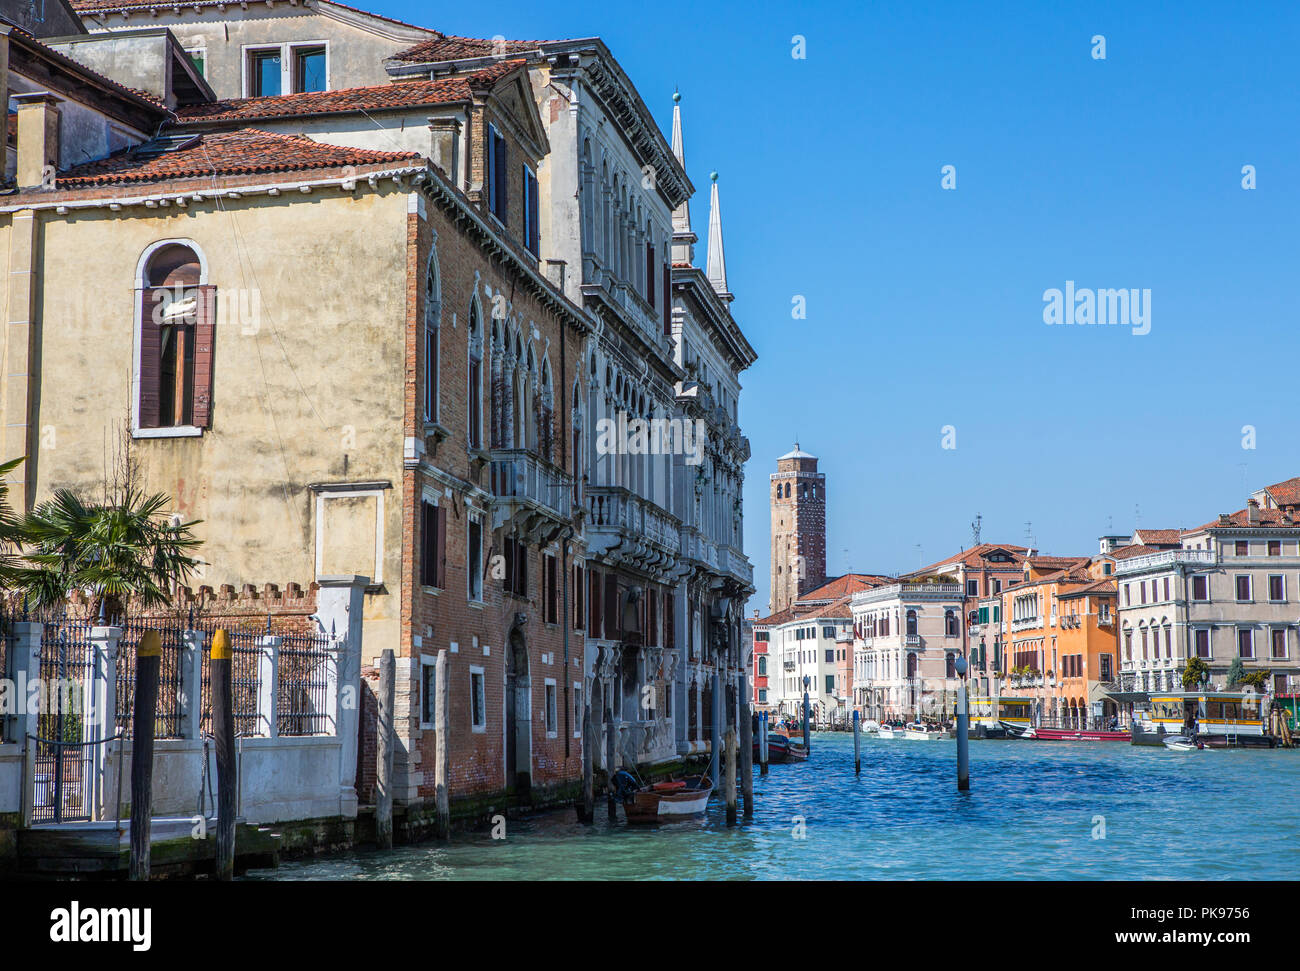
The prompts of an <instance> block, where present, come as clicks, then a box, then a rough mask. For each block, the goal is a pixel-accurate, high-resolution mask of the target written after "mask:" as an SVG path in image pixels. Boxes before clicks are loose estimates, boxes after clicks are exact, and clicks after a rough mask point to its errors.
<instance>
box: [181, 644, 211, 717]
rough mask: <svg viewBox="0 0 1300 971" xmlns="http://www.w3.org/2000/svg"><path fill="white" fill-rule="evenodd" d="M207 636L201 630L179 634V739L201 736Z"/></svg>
mask: <svg viewBox="0 0 1300 971" xmlns="http://www.w3.org/2000/svg"><path fill="white" fill-rule="evenodd" d="M207 636H208V635H207V634H206V633H204V632H203V631H201V630H187V631H184V632H183V633H182V634H181V658H180V666H181V692H182V698H181V737H182V738H192V739H197V738H200V737H201V736H202V734H203V645H204V643H205V638H206V637H207Z"/></svg>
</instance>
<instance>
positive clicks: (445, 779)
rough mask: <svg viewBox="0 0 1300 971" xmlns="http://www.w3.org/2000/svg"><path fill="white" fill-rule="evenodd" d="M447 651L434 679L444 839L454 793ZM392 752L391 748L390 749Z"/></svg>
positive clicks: (437, 793) (436, 772) (436, 779)
mask: <svg viewBox="0 0 1300 971" xmlns="http://www.w3.org/2000/svg"><path fill="white" fill-rule="evenodd" d="M447 665H448V660H447V652H446V651H445V650H442V651H439V652H438V661H437V664H436V665H435V667H434V674H433V676H434V679H435V680H436V681H437V686H436V688H435V690H436V692H437V694H436V701H435V708H436V711H435V712H434V716H433V717H434V718H435V719H436V720H435V722H434V733H435V734H434V742H433V752H434V767H433V785H434V797H435V799H436V801H437V808H438V835H439V836H440V837H441V838H442V839H447V838H448V837H449V836H451V793H450V791H449V789H448V786H449V785H450V783H451V762H450V756H449V755H448V749H449V748H450V745H449V744H448V743H449V741H450V739H449V737H448V736H449V735H450V734H451V689H450V687H449V685H448V681H449V677H448V675H447ZM390 749H391V746H390ZM388 758H389V763H388V764H389V772H390V773H391V772H392V752H391V751H390V752H389V756H388ZM392 819H393V803H392V799H391V798H390V799H389V802H388V838H389V841H390V845H391V840H392V838H393V832H392V830H393V823H392Z"/></svg>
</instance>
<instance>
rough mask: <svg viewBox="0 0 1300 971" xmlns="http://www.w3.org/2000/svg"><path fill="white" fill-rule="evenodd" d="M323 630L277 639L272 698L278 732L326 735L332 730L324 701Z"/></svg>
mask: <svg viewBox="0 0 1300 971" xmlns="http://www.w3.org/2000/svg"><path fill="white" fill-rule="evenodd" d="M331 653H332V652H331V650H330V642H329V638H328V637H327V636H326V635H325V634H314V633H308V634H288V635H285V637H284V638H283V639H282V641H281V643H280V654H279V658H278V660H277V671H276V676H277V681H278V690H277V697H276V700H275V718H276V725H277V730H278V731H279V733H280V734H281V735H327V734H329V733H330V731H331V726H330V725H329V715H328V711H327V702H328V695H329V667H330V660H331Z"/></svg>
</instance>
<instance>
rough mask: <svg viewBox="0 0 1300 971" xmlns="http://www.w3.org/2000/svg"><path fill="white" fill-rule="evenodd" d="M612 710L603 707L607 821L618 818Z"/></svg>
mask: <svg viewBox="0 0 1300 971" xmlns="http://www.w3.org/2000/svg"><path fill="white" fill-rule="evenodd" d="M614 772H615V769H614V710H613V709H612V708H610V707H608V706H606V708H605V792H606V794H607V795H608V797H609V821H610V822H611V823H612V822H613V821H614V820H616V819H618V806H617V805H616V804H615V803H614Z"/></svg>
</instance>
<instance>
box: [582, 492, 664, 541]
mask: <svg viewBox="0 0 1300 971" xmlns="http://www.w3.org/2000/svg"><path fill="white" fill-rule="evenodd" d="M587 513H588V520H587V533H588V537H587V550H588V552H593V551H594V552H597V553H601V552H605V551H607V550H610V549H613V548H615V547H619V546H623V545H626V544H628V543H637V542H639V543H641V544H645V543H647V542H648V544H649V545H651V546H653V547H654V548H656V549H657V550H659V551H662V552H664V553H667V554H669V555H671V556H672V557H676V556H677V554H678V553H680V552H681V548H682V537H681V520H679V519H678V518H677V517H676V516H673V515H671V514H670V513H667V512H665V511H664V510H663V509H660V508H659V506H657V505H655V504H654V503H653V502H651V501H650V500H649V499H645V498H643V497H641V496H638V495H636V494H634V493H632V492H629V491H628V490H627V489H624V488H623V487H622V486H590V487H588V489H587Z"/></svg>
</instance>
